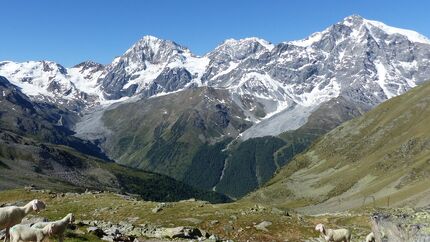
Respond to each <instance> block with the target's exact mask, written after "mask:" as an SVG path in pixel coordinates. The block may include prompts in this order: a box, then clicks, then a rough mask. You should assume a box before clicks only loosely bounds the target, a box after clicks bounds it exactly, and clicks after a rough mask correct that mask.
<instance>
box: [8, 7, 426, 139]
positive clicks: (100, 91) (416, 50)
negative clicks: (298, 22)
mask: <svg viewBox="0 0 430 242" xmlns="http://www.w3.org/2000/svg"><path fill="white" fill-rule="evenodd" d="M428 43H430V42H429V40H428V39H427V38H426V37H424V36H422V35H420V34H418V33H416V32H414V31H409V30H402V29H398V28H394V27H390V26H388V25H385V24H382V23H380V22H377V21H373V20H367V19H365V18H363V17H361V16H359V15H351V16H348V17H346V18H344V19H343V20H341V21H339V22H338V23H335V24H333V25H331V26H329V27H328V28H326V29H325V30H323V31H321V32H317V33H314V34H312V35H311V36H309V37H308V38H305V39H303V40H297V41H289V42H283V43H279V44H277V45H276V46H274V45H273V44H271V43H269V42H268V41H265V40H263V39H260V38H256V37H251V38H244V39H239V40H236V39H228V40H226V41H224V42H223V43H222V44H220V45H219V46H218V47H216V48H215V49H214V50H213V51H211V52H209V53H207V54H206V55H204V56H202V57H198V56H195V55H193V54H192V53H191V51H190V50H189V49H187V48H186V47H184V46H181V45H179V44H177V43H175V42H173V41H170V40H163V39H160V38H157V37H154V36H150V35H148V36H144V37H142V38H141V39H140V40H139V41H137V42H136V43H135V44H134V45H132V46H131V47H130V48H129V49H128V50H127V51H126V52H125V53H124V54H122V55H121V56H119V57H117V58H115V59H114V60H113V61H112V63H111V64H109V65H106V66H101V65H99V64H96V63H92V62H83V63H81V64H78V65H76V66H75V67H73V68H68V69H67V68H61V66H60V65H56V64H55V63H50V62H49V63H45V64H43V62H25V63H14V62H2V63H1V64H0V75H5V76H6V77H7V78H8V79H10V80H11V81H12V82H13V83H14V84H15V85H17V86H20V87H22V88H23V90H24V92H25V91H26V90H27V91H28V92H27V94H29V95H31V96H37V95H42V96H55V99H50V100H51V101H53V102H57V101H58V100H61V99H64V98H66V97H67V99H73V98H75V97H79V98H80V97H81V96H82V95H81V93H85V94H88V95H90V96H91V98H90V99H89V100H93V101H94V102H95V103H96V104H97V103H99V102H105V101H106V102H108V103H109V102H111V101H116V100H122V99H127V98H128V97H133V96H139V95H143V96H145V97H151V96H154V95H162V94H168V93H171V92H177V91H180V90H184V89H187V88H190V87H195V86H210V87H215V88H222V89H228V90H229V91H230V92H231V94H232V96H234V98H235V100H236V101H237V102H238V103H239V105H240V106H241V107H243V109H244V112H246V113H247V115H248V116H249V119H250V120H253V121H255V122H261V121H264V120H266V119H269V118H270V119H271V121H270V122H273V120H272V119H274V118H275V117H276V116H277V115H280V114H281V113H283V112H286V110H290V111H291V110H295V109H296V108H305V109H306V110H307V111H303V110H302V111H301V112H299V114H298V115H299V116H300V118H299V119H298V120H296V121H295V122H291V124H293V123H294V125H290V126H288V127H284V125H277V127H276V128H273V127H271V128H269V126H267V125H266V126H265V130H264V132H263V133H266V134H277V133H279V132H282V131H285V130H286V129H294V128H297V127H299V126H300V125H301V124H303V122H305V121H306V118H307V115H309V114H310V112H311V110H312V108H314V107H317V106H318V105H320V104H322V103H324V102H327V101H328V100H331V99H333V98H337V97H339V96H342V97H343V98H345V99H347V100H351V102H354V103H360V104H361V105H364V106H366V107H373V106H375V105H377V104H379V103H381V102H383V101H384V100H386V99H388V98H391V97H394V96H397V95H399V94H402V93H404V92H405V91H407V90H409V89H410V88H411V87H414V86H415V85H417V84H419V83H421V82H423V81H424V80H427V79H428V78H429V77H430V71H429V70H428V69H427V68H422V67H423V66H427V65H428V63H427V60H428V59H430V44H428ZM35 63H36V64H35ZM36 70H37V71H36ZM51 83H53V84H51ZM59 84H61V85H59ZM36 90H37V91H36ZM50 90H51V91H50ZM52 90H54V91H55V92H54V93H53V92H52ZM72 93H74V94H73V95H71V94H72ZM251 97H252V99H251ZM62 101H64V100H62ZM93 105H95V104H93ZM272 116H273V118H271V117H272ZM290 116H291V115H290ZM284 123H288V122H284ZM268 130H269V131H270V132H269V131H268ZM254 133H255V134H256V133H257V132H254ZM244 137H247V136H246V134H244Z"/></svg>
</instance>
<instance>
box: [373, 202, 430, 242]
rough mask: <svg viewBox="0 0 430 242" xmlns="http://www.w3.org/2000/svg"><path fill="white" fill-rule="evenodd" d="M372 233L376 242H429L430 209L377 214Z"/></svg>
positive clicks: (398, 210)
mask: <svg viewBox="0 0 430 242" xmlns="http://www.w3.org/2000/svg"><path fill="white" fill-rule="evenodd" d="M372 231H373V233H374V234H375V239H376V242H428V241H430V207H427V208H423V209H418V210H415V209H396V210H394V211H384V212H380V213H375V214H374V215H373V216H372Z"/></svg>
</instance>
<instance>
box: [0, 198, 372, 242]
mask: <svg viewBox="0 0 430 242" xmlns="http://www.w3.org/2000/svg"><path fill="white" fill-rule="evenodd" d="M34 198H38V199H41V200H43V201H44V202H46V204H47V208H46V209H45V210H42V212H40V213H39V214H31V215H29V217H32V216H41V217H46V218H48V219H50V220H54V219H59V218H62V217H63V216H64V215H65V214H67V213H69V212H73V213H74V214H75V216H76V222H79V221H82V220H84V221H85V220H87V221H88V220H89V221H105V222H110V223H111V224H119V223H126V224H132V225H134V226H135V227H139V226H146V227H147V228H148V227H151V226H156V227H168V228H171V227H177V226H191V227H197V228H200V229H202V230H205V231H207V232H209V233H210V234H215V235H216V236H217V237H218V238H220V239H222V240H223V241H225V240H227V239H230V240H234V241H261V242H266V241H267V242H268V241H275V242H282V241H286V240H288V241H302V240H309V241H318V240H316V239H317V237H318V236H319V235H318V233H317V232H316V231H315V230H314V227H315V225H316V224H318V223H324V224H326V225H327V226H329V227H331V228H333V227H347V228H351V230H352V232H353V236H354V238H355V239H357V240H358V239H360V240H359V241H364V236H366V234H367V233H368V231H370V220H369V215H370V210H369V211H360V213H349V214H337V215H324V216H318V217H313V216H302V215H299V214H295V213H293V212H291V211H290V210H285V209H280V208H276V207H273V206H270V205H267V206H266V205H262V204H254V203H246V202H235V203H228V204H208V203H205V202H201V201H191V200H187V201H180V202H174V203H166V204H164V207H163V209H162V210H161V211H159V212H157V213H154V212H152V210H153V209H154V208H155V207H157V206H159V203H156V202H149V201H142V200H135V199H127V198H123V197H121V196H118V195H117V194H114V193H100V194H55V193H51V194H50V193H42V192H28V191H24V190H9V191H3V192H0V205H1V204H3V203H15V202H20V203H25V202H27V201H29V200H31V199H34ZM263 221H269V222H271V223H272V224H271V225H270V226H268V227H267V231H264V230H258V229H256V228H255V225H257V224H259V223H261V222H263ZM86 231H87V230H86V227H78V229H77V230H74V231H72V230H68V231H67V232H66V235H67V236H66V240H65V241H66V242H71V241H101V240H100V239H98V238H97V237H95V236H94V235H89V234H87V233H86ZM138 237H139V236H138ZM139 241H167V240H162V239H153V240H151V239H149V240H147V238H139ZM172 241H189V240H181V239H179V238H177V239H173V240H172Z"/></svg>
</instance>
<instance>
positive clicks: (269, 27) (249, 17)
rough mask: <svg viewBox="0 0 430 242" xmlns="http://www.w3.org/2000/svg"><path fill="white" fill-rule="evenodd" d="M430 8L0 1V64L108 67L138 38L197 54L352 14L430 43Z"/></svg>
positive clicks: (319, 1) (292, 2) (252, 0)
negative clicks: (429, 39) (413, 33)
mask: <svg viewBox="0 0 430 242" xmlns="http://www.w3.org/2000/svg"><path fill="white" fill-rule="evenodd" d="M429 9H430V2H429V1H418V0H416V1H414V0H408V1H400V0H391V1H388V0H379V1H378V0H343V1H340V0H338V1H336V0H326V1H323V0H313V1H306V0H288V1H287V0H284V1H281V0H260V1H257V0H242V1H239V0H236V1H234V0H217V1H208V0H181V1H179V0H170V1H167V0H147V1H143V0H142V1H138V0H116V1H113V0H61V1H59V0H37V1H36V0H34V1H33V0H30V1H28V0H27V1H26V0H10V1H0V10H1V14H0V31H1V32H0V33H1V35H0V61H1V60H14V61H26V60H53V61H56V62H58V63H60V64H62V65H64V66H66V67H69V66H72V65H74V64H77V63H79V62H81V61H84V60H94V61H97V62H100V63H103V64H107V63H110V62H111V60H112V59H113V58H114V57H115V56H118V55H121V54H122V53H123V52H124V51H125V50H127V49H128V48H129V47H130V46H131V45H132V44H133V43H134V42H136V41H137V40H138V39H140V38H141V37H142V36H144V35H154V36H157V37H159V38H164V39H170V40H174V41H175V42H177V43H179V44H182V45H184V46H187V47H188V48H189V49H191V51H193V52H194V53H195V54H198V55H203V54H205V53H207V52H208V51H210V50H212V49H213V48H215V47H216V46H217V45H218V44H220V43H222V42H223V40H225V39H227V38H244V37H253V36H256V37H260V38H263V39H266V40H268V41H270V42H272V43H279V42H282V41H287V40H295V39H302V38H305V37H307V36H308V35H310V34H311V33H313V32H316V31H321V30H323V29H324V28H326V27H328V26H329V25H331V24H334V23H336V22H338V21H340V20H341V19H343V18H344V17H346V16H349V15H352V14H359V15H361V16H363V17H365V18H367V19H373V20H378V21H381V22H384V23H386V24H388V25H392V26H395V27H400V28H408V29H412V30H415V31H417V32H420V33H421V34H424V35H425V36H427V37H430V14H429V11H428V10H429Z"/></svg>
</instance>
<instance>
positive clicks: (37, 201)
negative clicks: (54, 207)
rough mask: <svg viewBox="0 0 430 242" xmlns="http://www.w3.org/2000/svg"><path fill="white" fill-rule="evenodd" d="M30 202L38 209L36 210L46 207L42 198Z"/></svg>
mask: <svg viewBox="0 0 430 242" xmlns="http://www.w3.org/2000/svg"><path fill="white" fill-rule="evenodd" d="M30 203H31V205H32V207H33V210H34V211H36V212H39V211H40V210H42V209H44V208H45V207H46V206H45V203H44V202H42V201H40V200H37V199H34V200H33V201H31V202H30Z"/></svg>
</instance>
